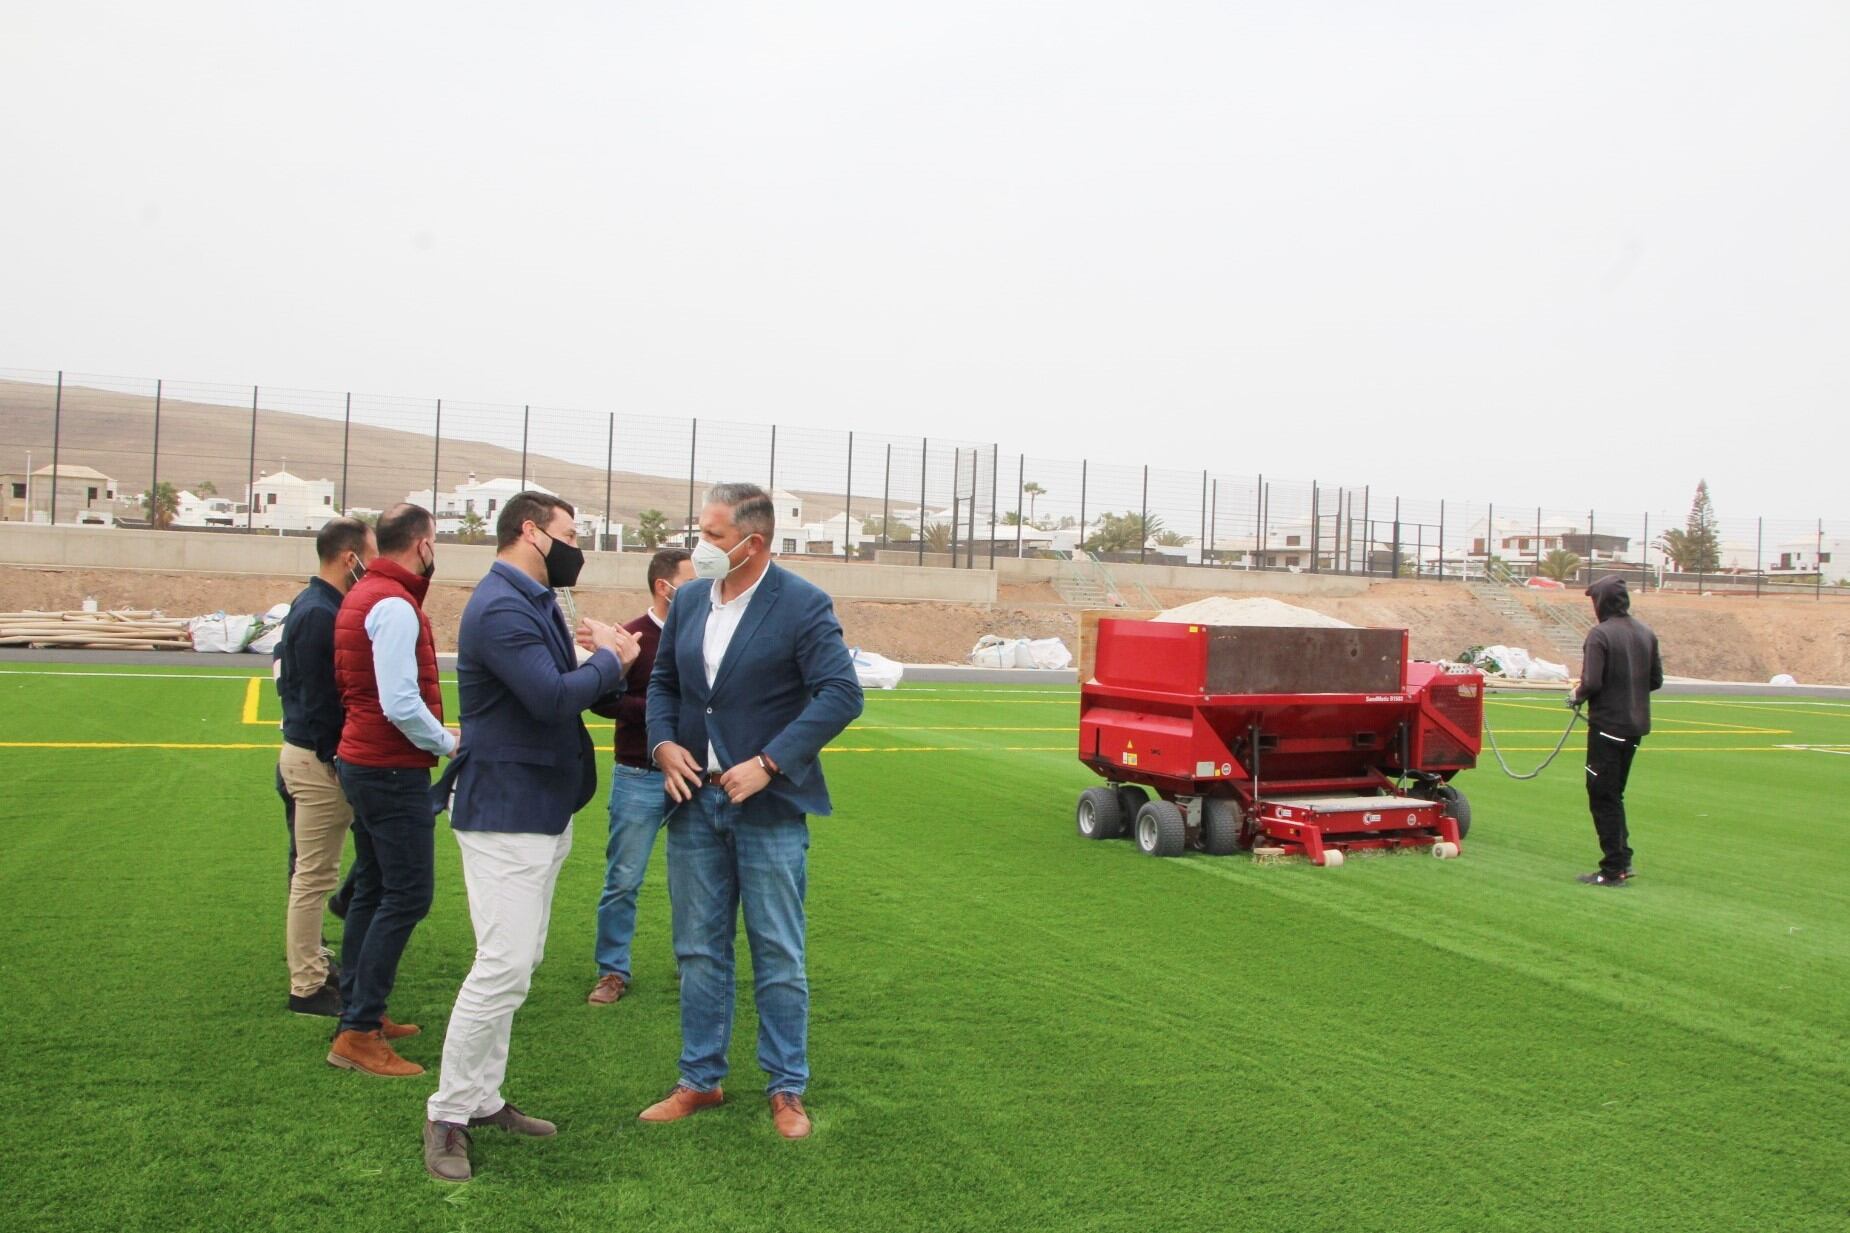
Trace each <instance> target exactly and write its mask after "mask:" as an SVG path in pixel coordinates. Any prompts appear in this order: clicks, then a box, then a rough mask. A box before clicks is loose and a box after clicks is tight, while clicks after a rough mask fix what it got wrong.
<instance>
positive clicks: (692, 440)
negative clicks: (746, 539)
mask: <svg viewBox="0 0 1850 1233" xmlns="http://www.w3.org/2000/svg"><path fill="white" fill-rule="evenodd" d="M688 423H689V428H688V430H687V521H686V522H685V523H683V524H682V526H681V545H682V547H686V546H687V543H688V541H689V540H690V539H691V538H692V536H691V535H689V534H688V528H690V527H692V526H693V525H694V464H695V461H696V460H697V459H698V458H699V457H700V417H699V416H695V417H694V418H693V419H692V420H690V421H688ZM770 547H771V546H770V545H769V544H766V545H765V550H766V551H767V552H768V551H769V550H770Z"/></svg>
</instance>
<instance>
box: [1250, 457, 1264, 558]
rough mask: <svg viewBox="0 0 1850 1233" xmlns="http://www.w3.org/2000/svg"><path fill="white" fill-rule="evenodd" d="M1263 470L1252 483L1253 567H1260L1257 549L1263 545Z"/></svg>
mask: <svg viewBox="0 0 1850 1233" xmlns="http://www.w3.org/2000/svg"><path fill="white" fill-rule="evenodd" d="M1264 526H1265V472H1264V471H1261V472H1260V473H1259V478H1258V480H1257V481H1256V482H1255V483H1254V484H1253V560H1252V567H1253V568H1254V569H1259V568H1261V566H1260V564H1259V562H1260V556H1259V551H1260V549H1262V548H1264V547H1265V532H1264Z"/></svg>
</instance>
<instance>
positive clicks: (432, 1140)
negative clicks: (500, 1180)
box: [424, 1122, 474, 1182]
mask: <svg viewBox="0 0 1850 1233" xmlns="http://www.w3.org/2000/svg"><path fill="white" fill-rule="evenodd" d="M424 1171H425V1172H426V1173H428V1174H430V1175H431V1176H432V1177H434V1178H436V1179H437V1180H438V1181H440V1182H466V1181H468V1180H469V1179H470V1178H471V1177H473V1176H474V1171H473V1170H472V1169H470V1167H469V1131H468V1129H467V1128H465V1127H464V1126H463V1125H462V1124H461V1123H459V1122H425V1123H424Z"/></svg>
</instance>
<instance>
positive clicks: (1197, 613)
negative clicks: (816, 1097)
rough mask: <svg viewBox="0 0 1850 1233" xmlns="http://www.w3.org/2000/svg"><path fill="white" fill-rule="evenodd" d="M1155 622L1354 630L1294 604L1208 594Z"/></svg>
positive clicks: (1160, 616)
mask: <svg viewBox="0 0 1850 1233" xmlns="http://www.w3.org/2000/svg"><path fill="white" fill-rule="evenodd" d="M1152 619H1153V620H1157V621H1172V622H1177V623H1181V624H1188V625H1272V626H1278V625H1289V626H1309V627H1312V628H1317V629H1354V628H1355V626H1353V625H1351V624H1349V622H1347V621H1339V620H1337V619H1336V618H1335V617H1332V616H1324V615H1323V614H1322V613H1321V612H1313V611H1311V610H1310V609H1309V608H1299V607H1297V606H1296V605H1294V604H1287V603H1282V602H1280V601H1279V600H1276V599H1267V598H1265V597H1263V596H1254V597H1252V598H1250V599H1230V598H1228V597H1227V596H1225V595H1212V596H1209V597H1208V598H1207V599H1198V600H1196V601H1195V602H1194V603H1192V604H1183V605H1182V606H1181V607H1180V608H1171V609H1169V610H1168V611H1166V612H1164V613H1162V614H1161V615H1159V616H1156V617H1153V618H1152Z"/></svg>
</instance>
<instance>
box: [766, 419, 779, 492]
mask: <svg viewBox="0 0 1850 1233" xmlns="http://www.w3.org/2000/svg"><path fill="white" fill-rule="evenodd" d="M764 490H765V491H766V492H768V493H770V494H772V501H773V503H775V501H776V494H777V425H776V424H773V425H771V482H770V483H768V484H766V485H765V486H764Z"/></svg>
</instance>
